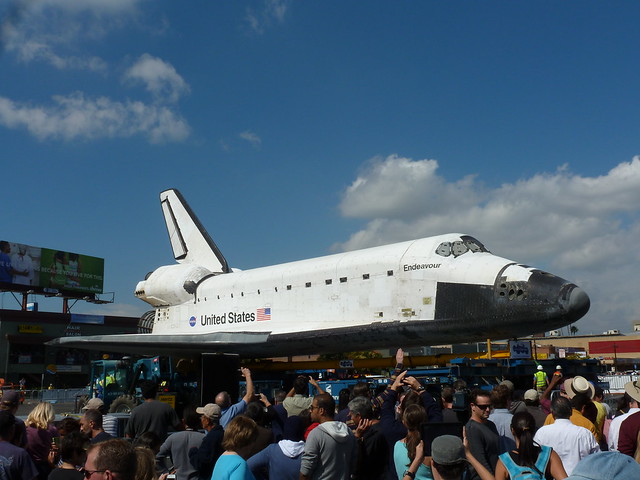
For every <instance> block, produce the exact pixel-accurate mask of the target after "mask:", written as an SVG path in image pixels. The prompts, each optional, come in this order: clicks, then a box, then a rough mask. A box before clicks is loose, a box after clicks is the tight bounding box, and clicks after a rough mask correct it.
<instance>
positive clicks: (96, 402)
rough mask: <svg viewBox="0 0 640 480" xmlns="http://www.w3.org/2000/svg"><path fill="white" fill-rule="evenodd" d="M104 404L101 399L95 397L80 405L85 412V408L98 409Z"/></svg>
mask: <svg viewBox="0 0 640 480" xmlns="http://www.w3.org/2000/svg"><path fill="white" fill-rule="evenodd" d="M103 405H104V402H103V401H102V399H100V398H98V397H95V398H92V399H91V400H89V401H88V402H87V404H86V405H85V406H84V407H82V411H83V412H86V411H87V410H100V407H102V406H103Z"/></svg>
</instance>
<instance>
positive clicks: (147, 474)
mask: <svg viewBox="0 0 640 480" xmlns="http://www.w3.org/2000/svg"><path fill="white" fill-rule="evenodd" d="M134 450H135V452H136V464H137V465H136V476H135V480H156V479H157V478H158V474H157V472H156V456H155V455H154V454H153V452H152V451H151V449H150V448H147V447H135V448H134Z"/></svg>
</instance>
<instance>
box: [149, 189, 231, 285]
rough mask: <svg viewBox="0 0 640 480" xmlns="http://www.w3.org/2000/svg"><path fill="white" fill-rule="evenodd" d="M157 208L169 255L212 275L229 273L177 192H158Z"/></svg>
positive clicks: (201, 227)
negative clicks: (170, 249)
mask: <svg viewBox="0 0 640 480" xmlns="http://www.w3.org/2000/svg"><path fill="white" fill-rule="evenodd" d="M160 205H161V206H162V213H163V214H164V221H165V223H166V225H167V231H168V232H169V240H170V241H171V248H172V249H173V256H174V257H175V259H176V260H177V261H178V262H179V263H193V264H197V265H200V266H202V267H205V268H206V269H208V270H210V271H211V272H213V273H229V272H230V269H229V265H228V264H227V260H226V259H225V258H224V256H223V255H222V253H221V252H220V250H219V249H218V247H217V246H216V244H215V243H214V242H213V240H211V237H210V236H209V234H208V233H207V231H206V230H205V229H204V227H203V226H202V224H201V223H200V221H199V220H198V218H197V217H196V216H195V214H194V213H193V211H192V210H191V208H190V207H189V205H188V204H187V202H186V201H185V200H184V198H183V197H182V195H181V194H180V192H179V191H178V190H175V189H170V190H165V191H164V192H162V193H160Z"/></svg>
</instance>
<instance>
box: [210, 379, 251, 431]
mask: <svg viewBox="0 0 640 480" xmlns="http://www.w3.org/2000/svg"><path fill="white" fill-rule="evenodd" d="M240 371H241V372H242V376H243V377H244V378H245V381H246V383H247V391H246V392H245V394H244V396H243V397H242V398H241V399H240V401H239V402H237V403H231V396H230V395H229V393H228V392H220V393H219V394H217V395H216V399H215V403H216V405H218V406H219V407H220V411H221V412H222V416H221V417H220V425H221V426H222V428H225V427H226V426H227V424H228V423H229V422H230V421H231V420H233V418H234V417H236V416H238V415H240V414H242V413H244V411H245V409H246V408H247V404H248V403H249V402H250V401H251V400H252V399H253V394H254V393H255V389H254V386H253V379H252V378H251V370H249V369H248V368H244V367H242V368H241V369H240Z"/></svg>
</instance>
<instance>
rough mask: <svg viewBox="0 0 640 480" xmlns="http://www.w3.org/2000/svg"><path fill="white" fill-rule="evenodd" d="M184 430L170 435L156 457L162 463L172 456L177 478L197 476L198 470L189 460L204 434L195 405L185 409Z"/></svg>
mask: <svg viewBox="0 0 640 480" xmlns="http://www.w3.org/2000/svg"><path fill="white" fill-rule="evenodd" d="M182 422H183V424H184V427H185V429H184V431H182V432H176V433H174V434H172V435H169V436H168V437H167V439H166V440H165V441H164V443H163V444H162V445H161V446H160V450H159V451H158V454H157V455H156V459H157V460H158V461H159V462H160V464H161V465H162V462H164V460H165V458H166V457H169V458H171V464H172V465H173V468H174V469H175V471H176V479H177V480H189V479H193V478H195V477H196V475H197V474H198V471H197V470H196V469H195V468H194V467H193V465H191V463H190V461H189V452H190V451H191V450H195V449H197V448H198V447H200V445H201V444H202V440H203V438H204V434H203V433H202V432H199V431H198V429H199V428H200V425H201V421H200V415H198V413H197V410H196V409H195V408H193V407H187V408H185V409H184V418H183V419H182Z"/></svg>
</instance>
